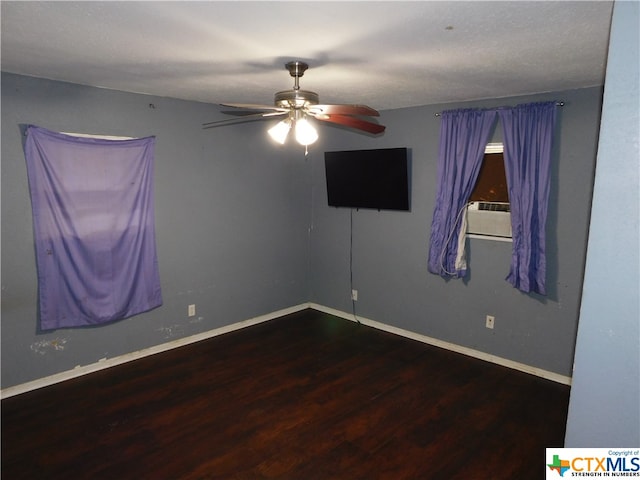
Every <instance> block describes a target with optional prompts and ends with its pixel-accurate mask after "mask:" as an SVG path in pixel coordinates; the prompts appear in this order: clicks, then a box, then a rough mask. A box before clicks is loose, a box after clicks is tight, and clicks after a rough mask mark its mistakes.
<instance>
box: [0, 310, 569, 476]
mask: <svg viewBox="0 0 640 480" xmlns="http://www.w3.org/2000/svg"><path fill="white" fill-rule="evenodd" d="M568 398H569V387H566V386H564V385H559V384H555V383H553V382H550V381H547V380H543V379H540V378H537V377H533V376H531V375H527V374H524V373H522V372H516V371H513V370H509V369H507V368H505V367H501V366H497V365H492V364H489V363H486V362H482V361H480V360H477V359H472V358H469V357H465V356H463V355H459V354H456V353H453V352H449V351H445V350H442V349H438V348H435V347H431V346H428V345H424V344H422V343H419V342H416V341H414V340H410V339H406V338H403V337H399V336H396V335H392V334H390V333H388V332H382V331H378V330H375V329H372V328H370V327H366V326H364V325H359V324H357V323H355V322H350V321H347V320H344V319H340V318H337V317H334V316H331V315H327V314H325V313H321V312H317V311H314V310H306V311H303V312H298V313H296V314H292V315H288V316H286V317H282V318H280V319H276V320H272V321H269V322H265V323H263V324H259V325H255V326H252V327H249V328H246V329H243V330H240V331H236V332H231V333H228V334H225V335H222V336H219V337H215V338H212V339H209V340H205V341H202V342H199V343H196V344H193V345H189V346H185V347H181V348H178V349H175V350H171V351H169V352H164V353H161V354H157V355H153V356H151V357H147V358H143V359H140V360H136V361H134V362H130V363H128V364H125V365H120V366H116V367H112V368H109V369H107V370H103V371H100V372H96V373H94V374H91V375H87V376H85V377H81V378H77V379H73V380H69V381H67V382H63V383H61V384H57V385H53V386H50V387H46V388H42V389H40V390H37V391H33V392H29V393H25V394H22V395H18V396H15V397H11V398H7V399H4V400H2V478H3V480H12V479H21V480H23V479H42V478H46V479H51V480H56V479H63V478H64V479H68V478H74V479H75V478H77V479H83V478H87V479H109V480H111V479H116V478H117V479H124V480H127V479H136V480H137V479H142V478H144V479H154V480H155V479H167V480H176V479H184V480H192V479H193V480H196V479H198V480H201V479H274V478H275V479H292V480H300V479H305V480H307V479H309V480H310V479H318V480H323V479H348V480H350V479H393V480H399V479H417V478H429V479H439V478H442V479H448V480H451V479H479V480H481V479H485V478H486V479H500V478H505V479H507V478H518V479H521V480H526V479H529V478H531V479H534V478H542V476H543V473H542V472H543V471H544V448H545V447H552V446H561V445H562V442H563V437H564V429H565V423H566V413H567V405H568Z"/></svg>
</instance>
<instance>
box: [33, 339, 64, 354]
mask: <svg viewBox="0 0 640 480" xmlns="http://www.w3.org/2000/svg"><path fill="white" fill-rule="evenodd" d="M66 343H67V339H66V338H54V339H52V340H40V341H39V342H35V343H32V344H31V350H33V351H34V352H36V353H39V354H40V355H45V354H46V353H48V352H53V351H60V350H64V346H65V344H66Z"/></svg>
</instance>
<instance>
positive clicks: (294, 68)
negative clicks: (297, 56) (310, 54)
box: [285, 60, 309, 90]
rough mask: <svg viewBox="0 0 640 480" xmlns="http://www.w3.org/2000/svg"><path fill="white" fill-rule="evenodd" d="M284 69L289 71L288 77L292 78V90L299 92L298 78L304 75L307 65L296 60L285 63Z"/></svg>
mask: <svg viewBox="0 0 640 480" xmlns="http://www.w3.org/2000/svg"><path fill="white" fill-rule="evenodd" d="M285 68H286V69H287V70H289V75H291V76H292V77H293V78H294V84H293V89H294V90H300V77H301V76H303V75H304V72H305V71H306V70H307V69H308V68H309V65H308V64H306V63H304V62H299V61H297V60H296V61H293V62H288V63H286V64H285Z"/></svg>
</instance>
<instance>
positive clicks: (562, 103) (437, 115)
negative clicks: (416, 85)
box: [434, 100, 564, 117]
mask: <svg viewBox="0 0 640 480" xmlns="http://www.w3.org/2000/svg"><path fill="white" fill-rule="evenodd" d="M556 107H564V101H562V100H559V101H557V102H556ZM498 108H505V107H496V108H487V110H497V109H498ZM434 115H435V116H436V117H440V116H442V112H436V113H435V114H434Z"/></svg>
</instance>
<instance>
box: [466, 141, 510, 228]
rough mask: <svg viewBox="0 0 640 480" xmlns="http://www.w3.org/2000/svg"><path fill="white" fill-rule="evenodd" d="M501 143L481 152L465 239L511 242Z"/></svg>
mask: <svg viewBox="0 0 640 480" xmlns="http://www.w3.org/2000/svg"><path fill="white" fill-rule="evenodd" d="M503 151H504V148H503V145H502V143H489V144H488V145H487V147H486V148H485V151H484V152H485V153H484V158H483V160H482V166H481V167H480V173H479V174H478V179H477V180H476V184H475V186H474V188H473V191H472V192H471V196H470V197H469V205H468V206H467V235H468V236H469V237H471V238H484V239H489V240H502V241H511V214H510V213H509V212H510V208H509V191H508V188H507V177H506V174H505V171H504V158H503Z"/></svg>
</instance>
